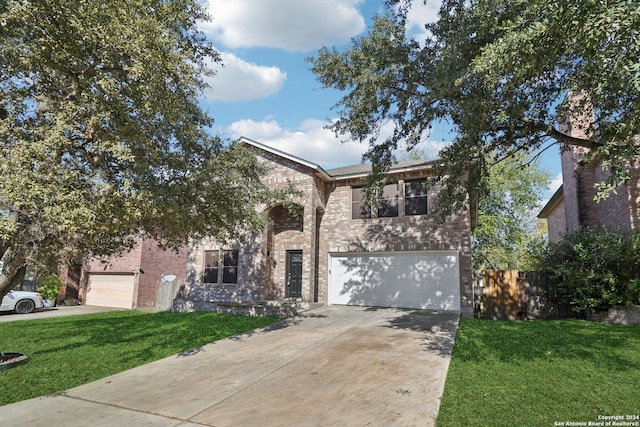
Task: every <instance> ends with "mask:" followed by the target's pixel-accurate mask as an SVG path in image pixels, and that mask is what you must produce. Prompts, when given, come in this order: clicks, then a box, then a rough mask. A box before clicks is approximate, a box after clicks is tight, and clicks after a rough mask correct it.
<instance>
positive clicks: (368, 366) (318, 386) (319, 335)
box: [0, 306, 458, 427]
mask: <svg viewBox="0 0 640 427" xmlns="http://www.w3.org/2000/svg"><path fill="white" fill-rule="evenodd" d="M457 326H458V315H457V314H455V313H451V312H433V311H418V310H396V309H376V308H360V307H337V306H329V307H322V308H319V309H316V310H313V311H309V312H307V313H305V314H304V315H303V316H301V317H298V318H294V319H288V320H286V321H283V322H281V323H278V324H275V325H272V326H270V327H267V328H265V329H259V330H255V331H251V332H248V333H246V334H243V335H239V336H236V337H232V338H229V339H225V340H222V341H217V342H214V343H212V344H208V345H206V346H204V347H201V348H196V349H194V350H191V351H188V352H185V353H182V354H179V355H176V356H172V357H168V358H166V359H162V360H159V361H157V362H154V363H150V364H147V365H144V366H141V367H138V368H134V369H131V370H129V371H125V372H122V373H119V374H116V375H112V376H110V377H107V378H104V379H102V380H99V381H96V382H93V383H89V384H86V385H83V386H80V387H77V388H74V389H71V390H68V391H66V392H64V393H62V394H61V395H57V396H47V397H43V398H36V399H31V400H28V401H24V402H18V403H15V404H11V405H6V406H3V407H0V420H2V422H3V424H6V425H11V426H87V425H91V426H114V425H118V426H121V425H135V426H197V425H200V426H201V425H206V426H217V427H224V426H252V425H259V426H260V427H267V426H284V425H296V426H369V425H370V426H387V425H388V426H398V425H406V426H431V425H434V423H435V419H436V416H437V413H438V407H439V403H440V397H441V396H442V391H443V388H444V382H445V379H446V374H447V368H448V366H449V358H450V355H451V351H452V348H453V342H454V339H455V334H456V330H457Z"/></svg>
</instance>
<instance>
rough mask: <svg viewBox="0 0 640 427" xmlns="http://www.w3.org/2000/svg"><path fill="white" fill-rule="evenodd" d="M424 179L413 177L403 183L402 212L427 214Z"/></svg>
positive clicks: (406, 213)
mask: <svg viewBox="0 0 640 427" xmlns="http://www.w3.org/2000/svg"><path fill="white" fill-rule="evenodd" d="M426 181H427V180H426V179H415V180H411V181H405V183H404V214H405V215H407V216H408V215H425V214H427V190H426V186H425V183H426Z"/></svg>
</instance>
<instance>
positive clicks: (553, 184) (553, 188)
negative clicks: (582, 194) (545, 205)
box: [548, 172, 562, 194]
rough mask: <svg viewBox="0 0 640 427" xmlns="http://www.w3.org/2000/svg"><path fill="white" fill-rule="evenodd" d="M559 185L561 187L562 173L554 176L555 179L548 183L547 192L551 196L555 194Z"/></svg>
mask: <svg viewBox="0 0 640 427" xmlns="http://www.w3.org/2000/svg"><path fill="white" fill-rule="evenodd" d="M561 185H562V172H560V173H559V174H558V175H556V177H555V178H553V179H552V180H551V182H550V183H549V187H548V189H549V192H550V193H551V194H553V193H555V192H556V191H557V190H558V188H560V186H561Z"/></svg>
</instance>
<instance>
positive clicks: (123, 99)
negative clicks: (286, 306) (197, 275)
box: [0, 0, 282, 297]
mask: <svg viewBox="0 0 640 427" xmlns="http://www.w3.org/2000/svg"><path fill="white" fill-rule="evenodd" d="M204 19H208V16H207V15H206V13H205V11H204V9H203V6H202V4H201V3H200V2H198V1H196V0H127V1H118V0H112V1H97V0H49V1H46V2H40V1H37V2H32V1H28V0H9V1H5V2H1V3H0V141H1V143H0V264H1V270H0V297H2V296H4V295H5V294H6V293H7V292H8V291H9V290H10V289H12V288H13V287H14V286H15V285H16V284H18V283H19V282H20V281H21V279H22V276H23V274H24V271H25V267H26V265H28V264H29V265H33V266H37V265H45V266H48V268H53V266H56V265H58V264H59V263H65V262H71V261H74V260H78V259H79V258H80V257H82V256H85V255H86V256H91V255H109V254H114V253H118V252H119V251H124V250H127V249H128V248H130V247H131V245H132V244H133V242H134V237H135V236H138V235H145V236H149V237H153V238H157V239H159V241H160V242H162V244H164V245H165V246H167V247H174V248H175V247H178V246H180V245H183V244H185V243H187V242H188V241H189V239H199V238H202V237H205V236H221V235H225V236H230V237H233V236H236V235H239V234H240V233H241V232H246V231H250V230H254V229H259V228H260V227H262V226H263V225H264V221H265V218H264V216H263V215H261V214H260V213H259V212H258V210H256V207H259V206H262V205H266V204H269V203H271V201H273V200H274V198H278V197H280V196H281V195H282V194H281V193H279V192H275V191H271V190H269V189H267V188H265V187H264V186H263V185H262V184H261V182H260V177H261V174H262V173H263V172H264V170H263V169H262V168H261V167H260V166H259V165H258V164H257V162H256V159H255V157H253V156H251V155H250V154H249V153H247V151H246V150H244V149H239V148H237V147H235V146H233V145H230V144H228V143H226V142H225V141H222V140H221V139H219V138H217V137H215V136H212V134H211V131H210V126H211V124H212V118H211V117H209V116H208V115H207V113H205V112H204V111H203V110H202V108H201V107H200V106H199V100H198V97H199V95H200V93H201V90H202V89H203V87H204V85H205V83H204V80H203V77H204V76H205V75H207V74H210V73H211V71H210V70H209V66H210V64H211V63H214V62H216V61H219V56H218V53H217V52H216V51H215V50H214V48H213V47H212V46H211V44H210V43H209V42H207V40H206V39H205V37H204V35H203V34H202V33H201V32H199V31H198V23H199V22H200V21H202V20H204Z"/></svg>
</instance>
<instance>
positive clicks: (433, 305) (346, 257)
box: [329, 251, 460, 311]
mask: <svg viewBox="0 0 640 427" xmlns="http://www.w3.org/2000/svg"><path fill="white" fill-rule="evenodd" d="M329 304H344V305H362V306H376V307H400V308H421V309H434V310H454V311H460V272H459V268H458V255H457V253H456V252H442V251H439V252H411V253H398V252H395V253H375V254H374V253H359V254H332V255H330V270H329Z"/></svg>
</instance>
